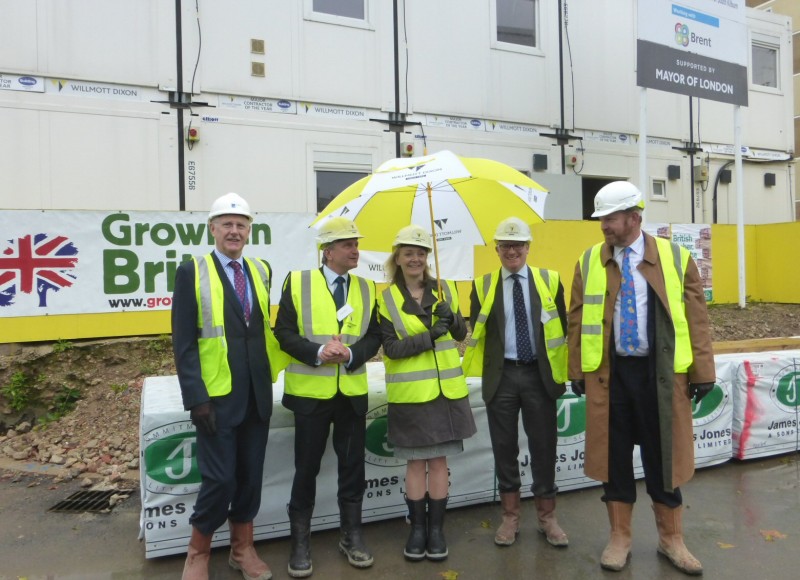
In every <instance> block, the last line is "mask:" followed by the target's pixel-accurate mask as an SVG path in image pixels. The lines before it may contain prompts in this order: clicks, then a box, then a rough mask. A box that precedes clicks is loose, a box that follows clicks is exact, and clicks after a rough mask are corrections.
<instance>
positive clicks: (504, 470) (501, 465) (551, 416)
mask: <svg viewBox="0 0 800 580" xmlns="http://www.w3.org/2000/svg"><path fill="white" fill-rule="evenodd" d="M520 413H521V414H522V427H523V429H525V435H527V437H528V452H529V453H530V461H531V465H530V469H531V473H532V475H533V486H532V487H531V491H533V495H534V496H536V497H544V498H550V497H553V496H555V494H556V491H558V488H557V487H556V484H555V466H556V445H557V443H558V434H557V423H556V401H554V400H553V399H552V398H551V397H550V395H548V394H547V390H546V389H545V387H544V384H543V383H542V378H541V376H540V375H539V367H538V365H537V364H536V363H534V364H532V365H528V366H515V365H513V364H508V363H506V364H505V365H504V367H503V376H502V377H501V378H500V384H499V385H498V387H497V392H496V393H495V395H494V397H492V400H491V401H489V404H488V405H487V406H486V414H487V416H488V419H489V436H490V437H491V440H492V453H493V454H494V465H495V470H496V472H497V481H498V488H499V489H500V491H501V492H503V493H505V492H509V491H517V490H518V489H519V488H520V487H521V485H522V484H521V481H520V473H519V459H518V458H519V426H518V423H519V416H520Z"/></svg>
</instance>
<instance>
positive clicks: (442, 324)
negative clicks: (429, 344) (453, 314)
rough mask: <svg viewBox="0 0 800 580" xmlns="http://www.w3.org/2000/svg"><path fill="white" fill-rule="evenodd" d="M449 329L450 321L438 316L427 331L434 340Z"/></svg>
mask: <svg viewBox="0 0 800 580" xmlns="http://www.w3.org/2000/svg"><path fill="white" fill-rule="evenodd" d="M448 330H450V323H449V322H448V321H447V320H445V319H444V318H440V319H439V320H437V321H436V324H434V325H433V326H431V329H430V331H429V333H430V335H431V340H436V339H437V338H439V337H440V336H444V335H445V334H447V331H448Z"/></svg>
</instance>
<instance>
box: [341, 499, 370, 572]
mask: <svg viewBox="0 0 800 580" xmlns="http://www.w3.org/2000/svg"><path fill="white" fill-rule="evenodd" d="M339 520H340V523H339V525H340V528H341V529H340V532H339V551H340V552H341V553H342V554H344V555H345V556H347V561H348V562H350V565H351V566H355V567H356V568H369V567H370V566H372V562H373V558H372V554H370V552H369V548H367V546H366V544H365V543H364V540H363V539H362V538H361V502H360V501H357V502H346V501H342V500H339Z"/></svg>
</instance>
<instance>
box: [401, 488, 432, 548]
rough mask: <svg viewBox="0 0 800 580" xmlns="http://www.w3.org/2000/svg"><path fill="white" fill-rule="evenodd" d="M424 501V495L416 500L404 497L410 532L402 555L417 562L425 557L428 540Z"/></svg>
mask: <svg viewBox="0 0 800 580" xmlns="http://www.w3.org/2000/svg"><path fill="white" fill-rule="evenodd" d="M426 503H427V502H426V501H425V498H424V497H423V498H422V499H417V500H411V499H408V497H406V504H407V505H408V513H409V516H410V517H411V532H410V533H409V534H408V541H407V542H406V548H405V550H404V551H403V555H404V556H405V557H406V560H411V561H412V562H419V561H420V560H424V559H425V547H426V544H427V542H428V517H427V513H426V511H425V510H426Z"/></svg>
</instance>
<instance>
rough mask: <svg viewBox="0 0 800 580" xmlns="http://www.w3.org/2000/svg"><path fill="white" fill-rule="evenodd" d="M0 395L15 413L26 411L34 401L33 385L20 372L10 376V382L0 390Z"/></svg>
mask: <svg viewBox="0 0 800 580" xmlns="http://www.w3.org/2000/svg"><path fill="white" fill-rule="evenodd" d="M0 394H2V395H3V397H5V398H6V400H7V401H8V404H9V406H10V407H11V408H12V409H13V410H15V411H22V410H24V409H26V408H27V407H28V406H29V405H30V404H31V403H33V402H34V401H35V399H36V393H35V392H34V389H33V385H31V383H30V382H29V379H28V376H27V375H26V374H25V373H23V372H22V371H17V372H15V373H14V374H13V375H11V380H10V381H9V382H8V384H7V385H5V386H3V388H2V389H0Z"/></svg>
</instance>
